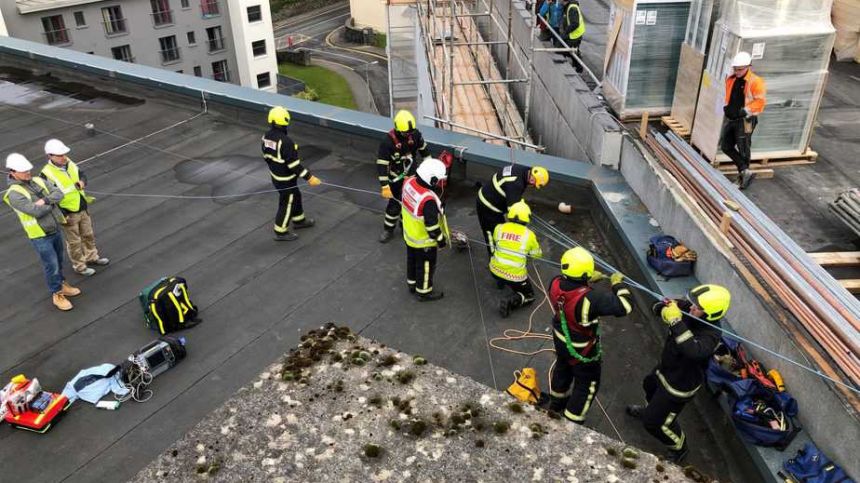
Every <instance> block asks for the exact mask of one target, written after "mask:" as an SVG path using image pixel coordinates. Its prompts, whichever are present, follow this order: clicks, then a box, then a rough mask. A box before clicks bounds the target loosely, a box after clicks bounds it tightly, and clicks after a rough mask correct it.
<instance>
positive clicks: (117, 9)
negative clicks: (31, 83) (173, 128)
mask: <svg viewBox="0 0 860 483" xmlns="http://www.w3.org/2000/svg"><path fill="white" fill-rule="evenodd" d="M0 19H2V22H0V25H2V23H3V22H5V28H6V30H7V31H8V35H9V36H12V37H17V38H21V39H26V40H32V41H35V42H41V43H44V44H48V45H54V46H57V47H66V48H70V49H74V50H77V51H81V52H86V53H89V54H93V55H100V56H104V57H111V58H114V59H117V60H122V61H126V62H135V63H139V64H144V65H149V66H153V67H160V68H163V69H168V70H173V71H175V72H179V73H182V74H187V75H194V76H198V77H208V78H211V79H215V80H218V81H222V82H231V83H234V84H240V85H243V86H247V87H254V88H257V89H262V90H266V91H271V92H276V91H277V71H278V65H277V59H276V55H275V42H274V36H273V32H272V17H271V14H270V11H269V2H268V0H112V1H106V0H3V1H0ZM0 30H2V29H0Z"/></svg>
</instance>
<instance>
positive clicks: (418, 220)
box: [401, 177, 445, 248]
mask: <svg viewBox="0 0 860 483" xmlns="http://www.w3.org/2000/svg"><path fill="white" fill-rule="evenodd" d="M401 198H402V200H401V201H402V203H401V204H402V205H403V207H402V208H401V214H402V215H403V216H402V217H403V240H404V241H405V242H406V244H407V245H409V246H410V247H412V248H430V247H436V246H439V243H440V242H442V241H443V240H444V239H445V230H444V226H443V225H444V217H443V212H442V200H440V199H439V196H437V195H436V193H434V192H433V190H432V189H430V188H427V187H426V186H422V185H421V184H420V183H419V182H418V178H416V177H409V178H406V181H404V183H403V193H402V196H401Z"/></svg>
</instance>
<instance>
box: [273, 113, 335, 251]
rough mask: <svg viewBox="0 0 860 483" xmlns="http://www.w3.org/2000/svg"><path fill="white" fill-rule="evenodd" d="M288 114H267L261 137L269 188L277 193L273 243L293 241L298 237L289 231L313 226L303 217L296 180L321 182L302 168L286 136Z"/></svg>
mask: <svg viewBox="0 0 860 483" xmlns="http://www.w3.org/2000/svg"><path fill="white" fill-rule="evenodd" d="M289 125H290V113H289V111H287V110H286V109H285V108H283V107H281V106H275V107H273V108H272V109H271V110H269V130H268V131H267V132H266V134H264V135H263V139H262V141H263V159H265V160H266V163H267V164H268V165H269V174H270V175H271V176H272V184H273V185H274V186H275V189H277V190H278V194H279V200H278V212H277V214H275V227H274V228H275V240H276V241H293V240H295V239H297V238H298V235H296V234H295V233H293V232H292V231H290V223H292V225H293V227H295V228H309V227H312V226H314V219H313V218H308V217H306V216H305V212H304V208H303V207H302V193H301V192H300V191H299V185H298V179H299V178H303V179H304V180H305V181H307V182H308V184H309V185H311V186H318V185H319V184H320V183H322V181H320V179H319V178H317V177H316V176H314V175H312V174H311V172H310V171H308V170H307V168H305V167H304V166H302V160H301V158H300V157H299V145H298V144H296V143H294V142H293V140H292V139H290V136H289V135H288V134H287V128H288V126H289Z"/></svg>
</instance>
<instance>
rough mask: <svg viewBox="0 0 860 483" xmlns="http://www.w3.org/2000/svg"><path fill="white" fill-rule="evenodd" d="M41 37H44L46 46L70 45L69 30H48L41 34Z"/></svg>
mask: <svg viewBox="0 0 860 483" xmlns="http://www.w3.org/2000/svg"><path fill="white" fill-rule="evenodd" d="M42 35H44V36H45V40H47V42H48V45H67V44H71V43H72V38H71V36H70V35H69V29H59V30H49V31H47V32H42Z"/></svg>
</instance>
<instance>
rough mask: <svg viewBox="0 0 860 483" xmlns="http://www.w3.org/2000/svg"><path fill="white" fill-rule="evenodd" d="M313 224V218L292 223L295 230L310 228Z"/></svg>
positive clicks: (314, 221) (314, 222)
mask: <svg viewBox="0 0 860 483" xmlns="http://www.w3.org/2000/svg"><path fill="white" fill-rule="evenodd" d="M315 224H316V220H314V219H313V218H307V217H305V219H303V220H302V221H294V222H293V226H294V227H295V228H310V227H312V226H314V225H315Z"/></svg>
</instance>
